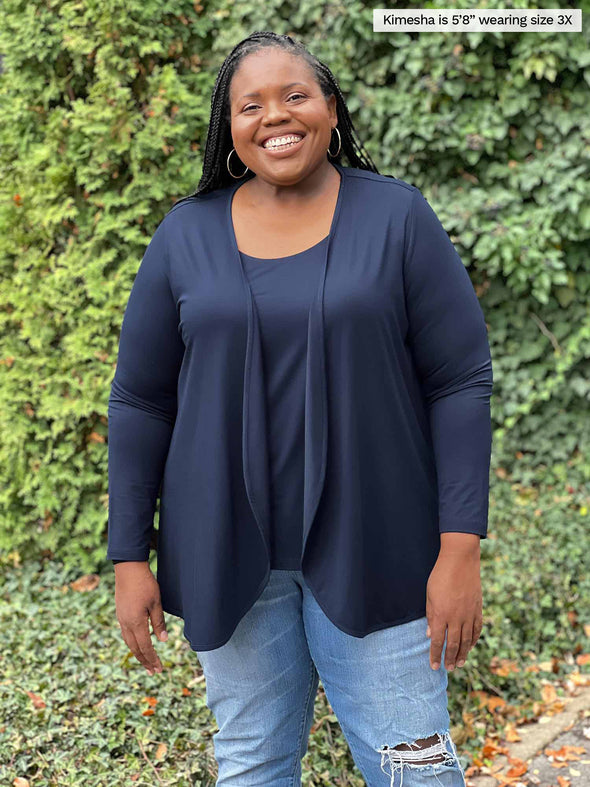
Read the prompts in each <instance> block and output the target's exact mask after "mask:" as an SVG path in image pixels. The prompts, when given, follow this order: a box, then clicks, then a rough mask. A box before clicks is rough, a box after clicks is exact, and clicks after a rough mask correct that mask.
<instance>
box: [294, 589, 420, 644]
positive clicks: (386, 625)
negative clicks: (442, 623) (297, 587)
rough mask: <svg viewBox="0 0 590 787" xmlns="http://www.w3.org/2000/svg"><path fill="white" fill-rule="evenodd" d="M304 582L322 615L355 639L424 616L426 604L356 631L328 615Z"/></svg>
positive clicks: (314, 591)
mask: <svg viewBox="0 0 590 787" xmlns="http://www.w3.org/2000/svg"><path fill="white" fill-rule="evenodd" d="M305 582H306V584H307V586H308V587H309V589H310V590H311V592H312V595H313V597H314V599H315V600H316V602H317V604H318V606H319V607H320V609H321V610H322V612H323V613H324V615H325V616H326V617H327V618H328V620H329V621H330V622H331V623H333V624H334V625H335V626H336V627H337V628H339V629H340V631H343V632H344V633H345V634H349V635H350V636H351V637H356V638H357V639H363V637H366V636H367V634H372V633H373V632H374V631H382V630H383V629H386V628H392V627H394V626H399V625H401V624H402V623H410V622H411V621H412V620H418V619H419V618H423V617H425V616H426V606H424V607H423V608H422V609H419V610H415V611H414V612H409V613H408V614H407V615H405V616H404V617H403V618H395V619H394V620H392V621H386V622H384V623H377V624H376V625H375V626H372V627H371V628H369V629H367V630H366V631H364V632H361V631H358V629H351V628H348V627H346V626H344V625H343V624H342V623H339V622H338V621H337V620H335V619H334V618H332V617H331V616H330V615H328V613H327V612H326V610H325V609H324V608H323V606H322V604H321V602H320V600H319V599H318V597H317V595H316V593H317V591H316V590H315V589H314V587H313V585H312V584H311V583H310V582H309V580H307V579H306V580H305Z"/></svg>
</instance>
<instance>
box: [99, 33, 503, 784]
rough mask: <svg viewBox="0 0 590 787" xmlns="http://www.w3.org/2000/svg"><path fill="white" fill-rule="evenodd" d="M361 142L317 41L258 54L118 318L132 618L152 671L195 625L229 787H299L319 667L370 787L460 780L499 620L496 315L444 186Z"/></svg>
mask: <svg viewBox="0 0 590 787" xmlns="http://www.w3.org/2000/svg"><path fill="white" fill-rule="evenodd" d="M355 134H356V132H355V131H354V128H353V125H352V122H351V120H350V116H349V113H348V110H347V107H346V103H345V101H344V98H343V96H342V93H341V92H340V89H339V87H338V84H337V82H336V80H335V78H334V76H333V75H332V73H331V71H330V70H329V68H328V67H327V66H326V65H324V64H323V63H321V62H320V61H319V60H317V58H315V57H314V56H313V55H312V54H310V53H309V52H308V50H307V49H305V47H303V45H302V44H300V43H298V42H295V41H294V40H293V39H292V38H290V37H289V36H281V35H276V34H275V33H271V32H262V33H254V34H252V35H251V36H248V38H246V39H244V40H243V41H241V42H240V43H239V44H238V45H237V46H236V47H235V48H234V49H233V50H232V52H231V53H230V54H229V55H228V57H227V59H226V60H225V62H224V63H223V65H222V67H221V69H220V73H219V75H218V78H217V80H216V83H215V87H214V91H213V97H212V102H211V122H210V126H209V133H208V136H207V144H206V147H205V157H204V166H203V173H202V177H201V181H200V184H199V189H198V190H197V191H196V192H195V193H194V194H191V195H189V196H187V197H185V198H183V199H181V200H179V201H178V202H177V203H176V204H175V205H174V206H173V207H172V208H171V210H170V211H169V212H168V213H167V214H166V216H165V217H164V219H163V220H162V222H161V223H160V225H159V226H158V228H157V229H156V231H155V233H154V236H153V238H152V239H151V241H150V243H149V245H148V248H147V249H146V252H145V255H144V257H143V260H142V262H141V265H140V267H139V270H138V273H137V276H136V278H135V281H134V284H133V288H132V292H131V294H130V297H129V302H128V305H127V309H126V311H125V315H124V319H123V325H122V329H121V338H120V343H119V358H118V362H117V370H116V373H115V378H114V380H113V383H112V391H111V396H110V398H109V546H108V551H107V556H108V557H109V558H111V559H113V560H117V561H119V565H118V566H117V569H116V606H117V617H118V620H119V622H120V624H121V629H122V632H123V637H124V639H125V642H126V643H127V645H128V646H129V647H130V648H131V650H132V651H133V652H134V654H135V655H136V656H137V658H138V659H139V660H140V661H141V663H142V664H144V665H145V666H146V668H147V669H148V670H150V672H152V671H154V670H157V671H161V668H162V667H161V663H160V662H159V659H158V658H157V655H156V654H155V651H154V649H153V646H152V643H151V640H150V633H149V627H148V626H149V620H150V619H151V622H152V626H153V629H154V633H157V634H158V635H161V636H164V635H165V621H164V612H168V613H170V614H172V615H176V616H178V617H181V618H184V621H185V625H184V634H185V636H186V638H187V640H188V641H189V643H190V645H191V648H192V649H193V650H194V651H195V652H196V653H197V656H198V659H199V661H200V662H201V665H202V667H203V671H204V674H205V678H206V683H207V704H208V706H209V708H210V709H211V711H212V712H213V713H214V715H215V717H216V720H217V723H218V725H219V732H217V733H216V735H214V737H213V741H214V745H215V755H216V758H217V761H218V765H219V779H218V781H217V784H218V785H222V787H232V786H233V785H240V787H241V786H242V785H247V784H276V785H285V787H287V785H294V784H299V783H300V778H301V758H302V757H303V755H304V754H305V752H306V750H307V740H308V736H309V733H310V730H311V726H312V723H313V709H314V702H313V700H314V697H315V694H316V691H317V688H318V685H319V678H321V679H322V683H323V685H324V688H325V691H326V694H327V697H328V700H329V702H330V704H331V706H332V708H333V709H334V712H335V714H336V715H337V718H338V721H339V723H340V725H341V727H342V731H343V733H344V735H345V737H346V740H347V741H348V743H349V745H350V749H351V752H352V755H353V757H354V760H355V762H356V763H357V765H358V767H359V770H360V771H361V772H362V774H363V776H364V778H365V780H366V783H367V784H368V785H369V786H370V787H373V786H377V785H382V784H384V783H385V782H384V778H385V777H384V774H386V775H387V776H389V777H390V779H391V784H393V782H394V779H395V775H396V774H397V772H398V771H400V772H401V776H402V778H403V784H404V785H405V787H418V786H419V787H424V786H425V785H429V784H430V785H433V787H434V785H444V787H460V785H461V786H464V785H465V779H464V774H463V769H462V766H461V764H460V761H459V758H458V756H457V753H456V751H455V747H454V744H453V741H452V740H451V736H450V734H449V727H450V719H449V714H448V710H447V694H446V689H447V669H449V670H450V669H452V668H453V666H454V664H455V663H456V662H457V663H458V664H459V665H461V663H462V662H463V661H464V660H465V658H466V656H467V653H468V651H469V650H470V648H472V647H473V645H474V644H475V643H476V641H477V639H478V637H479V634H480V631H481V612H482V611H481V602H482V598H481V587H480V579H479V542H480V539H481V538H485V537H486V533H487V503H488V475H489V462H490V449H491V421H490V401H489V400H490V394H491V386H492V375H491V358H490V351H489V345H488V341H487V331H486V324H485V320H484V316H483V313H482V310H481V308H480V306H479V302H478V300H477V296H476V294H475V292H474V289H473V286H472V284H471V281H470V278H469V275H468V273H467V271H466V269H465V267H464V265H463V263H462V262H461V259H460V258H459V256H458V254H457V252H456V250H455V248H454V246H453V244H452V242H451V241H450V239H449V237H448V235H447V233H446V232H445V230H444V228H443V226H442V225H441V223H440V221H439V220H438V218H437V216H436V214H435V213H434V211H433V209H432V208H431V207H430V205H429V204H428V202H427V200H426V199H425V197H424V196H423V195H422V193H421V192H420V190H419V189H417V188H416V187H415V186H413V185H412V184H410V183H407V182H406V181H403V180H400V179H397V178H394V177H391V176H389V175H382V174H380V173H379V172H378V171H377V169H376V167H375V165H374V164H373V162H372V161H371V159H370V157H369V156H368V154H367V153H366V151H365V150H364V148H363V146H362V144H361V143H360V142H358V141H357V140H356V139H355ZM342 156H346V159H347V161H348V164H349V166H344V165H343V164H342V160H341V159H342ZM159 492H160V519H159V529H158V542H157V552H158V570H157V581H156V580H155V578H154V577H153V575H152V573H151V571H150V570H149V565H148V562H147V559H148V557H149V543H150V536H151V530H152V526H153V515H154V509H155V504H156V499H157V496H158V493H159ZM445 636H446V642H445Z"/></svg>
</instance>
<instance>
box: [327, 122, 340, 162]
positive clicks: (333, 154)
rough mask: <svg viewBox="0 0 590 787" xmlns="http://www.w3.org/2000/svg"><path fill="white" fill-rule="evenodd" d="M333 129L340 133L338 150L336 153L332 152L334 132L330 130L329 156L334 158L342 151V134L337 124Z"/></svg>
mask: <svg viewBox="0 0 590 787" xmlns="http://www.w3.org/2000/svg"><path fill="white" fill-rule="evenodd" d="M332 131H335V132H336V133H337V134H338V150H337V151H336V153H330V145H331V144H332V133H331V132H330V145H328V156H331V157H332V158H336V156H337V155H338V154H339V153H340V148H341V147H342V137H341V136H340V131H339V130H338V127H337V126H334V128H333V129H332Z"/></svg>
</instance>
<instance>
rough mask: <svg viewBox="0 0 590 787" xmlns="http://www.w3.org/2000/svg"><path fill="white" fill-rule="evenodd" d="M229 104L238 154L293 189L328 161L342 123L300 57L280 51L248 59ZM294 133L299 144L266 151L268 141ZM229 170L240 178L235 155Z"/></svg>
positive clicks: (237, 76)
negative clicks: (327, 158) (292, 186)
mask: <svg viewBox="0 0 590 787" xmlns="http://www.w3.org/2000/svg"><path fill="white" fill-rule="evenodd" d="M229 100H230V109H231V133H232V138H233V143H234V147H235V149H236V153H237V154H238V156H239V157H240V160H241V161H242V162H243V163H244V164H245V165H246V166H248V167H249V168H250V170H251V171H252V172H255V173H256V175H257V176H258V177H260V178H262V179H263V180H266V181H268V182H270V183H274V184H282V185H291V184H293V183H296V182H298V181H299V180H301V179H302V178H304V177H305V176H306V175H309V174H310V173H311V172H313V171H314V170H315V169H316V168H317V167H318V166H320V165H321V164H322V162H323V161H325V160H326V156H327V148H328V146H329V145H330V140H331V138H332V136H331V135H332V129H333V128H334V127H335V126H336V124H337V122H338V116H337V114H336V97H335V96H334V95H331V96H330V98H329V99H328V100H327V101H326V99H325V98H324V95H323V93H322V91H321V89H320V86H319V84H318V83H317V82H316V80H315V77H314V74H313V71H312V70H311V68H310V67H309V66H308V64H307V63H306V62H305V61H304V60H303V59H301V58H300V57H297V56H295V55H291V54H288V53H286V52H284V51H283V50H281V49H277V48H276V47H272V48H269V49H263V50H262V51H259V52H253V53H252V54H250V55H247V56H246V57H245V58H244V59H243V60H242V62H241V63H240V65H239V66H238V69H237V71H236V72H235V74H234V76H233V78H232V81H231V84H230V97H229ZM291 134H296V135H298V136H299V137H301V139H300V141H298V142H297V143H296V144H294V145H292V146H290V147H283V148H278V149H277V150H268V149H265V147H264V146H263V143H264V142H265V140H267V139H269V138H270V139H272V138H275V137H281V136H287V135H291ZM234 161H235V164H234V166H232V163H233V162H234ZM230 167H231V168H232V171H235V172H236V174H237V173H238V172H242V171H243V167H242V166H241V165H240V164H239V162H237V161H236V159H235V156H234V157H232V158H231V159H230Z"/></svg>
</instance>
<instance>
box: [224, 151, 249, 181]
mask: <svg viewBox="0 0 590 787" xmlns="http://www.w3.org/2000/svg"><path fill="white" fill-rule="evenodd" d="M235 150H236V149H235V148H232V149H231V150H230V152H229V153H228V156H227V163H226V166H227V171H228V172H229V174H230V175H231V176H232V178H236V180H237V179H239V178H243V177H244V175H245V174H246V172H248V167H246V169H245V170H244V171H243V172H242V174H241V175H234V173H233V172H232V171H231V169H230V168H229V157H230V156H231V154H232V153H235Z"/></svg>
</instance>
